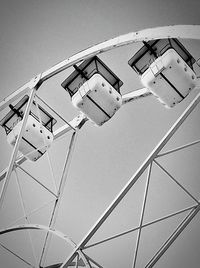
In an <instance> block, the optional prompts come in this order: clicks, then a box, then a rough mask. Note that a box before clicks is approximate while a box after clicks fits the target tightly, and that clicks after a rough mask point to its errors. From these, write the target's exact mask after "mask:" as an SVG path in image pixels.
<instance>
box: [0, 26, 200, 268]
mask: <svg viewBox="0 0 200 268" xmlns="http://www.w3.org/2000/svg"><path fill="white" fill-rule="evenodd" d="M166 37H179V38H190V39H200V26H198V25H196V26H192V25H179V26H169V27H159V28H154V29H147V30H143V31H140V32H136V33H130V34H127V35H123V36H119V37H117V38H114V39H111V40H108V41H105V42H103V43H100V44H98V45H96V46H93V47H91V48H88V49H86V50H84V51H82V52H80V53H77V54H76V55H74V56H72V57H70V58H69V59H67V60H64V61H63V62H61V63H59V64H57V65H55V66H54V67H52V68H50V69H49V70H47V71H46V72H44V73H42V74H40V75H39V76H37V77H36V78H34V79H33V80H31V81H30V82H29V83H27V84H26V85H24V86H23V87H21V88H20V89H18V90H17V91H16V92H15V93H13V94H11V95H10V96H9V97H7V98H6V99H4V101H3V102H1V103H0V110H3V109H4V108H5V107H7V105H8V104H10V103H12V102H13V101H14V100H16V99H17V98H19V97H20V96H22V95H23V94H25V92H27V90H28V89H27V88H28V87H31V88H32V85H33V84H34V83H35V84H37V87H36V88H35V89H38V87H39V85H40V84H41V83H42V82H44V81H45V80H47V79H49V78H50V77H52V76H53V75H56V74H57V73H59V72H61V71H63V70H65V69H67V68H68V67H70V66H72V65H73V64H76V63H78V62H80V61H81V60H83V59H87V58H88V57H91V56H94V55H97V54H99V53H102V52H105V51H107V50H111V49H113V48H116V47H119V46H124V45H128V44H131V43H134V42H139V41H143V40H144V41H147V40H150V39H159V38H166ZM32 94H33V93H32ZM150 95H152V94H151V93H150V92H149V91H148V90H147V89H146V88H145V89H140V90H138V91H134V92H131V93H129V94H126V95H125V96H123V97H122V103H123V104H125V103H128V102H130V101H133V100H136V99H140V98H142V97H144V96H150ZM31 96H32V97H33V96H34V94H33V95H31ZM29 101H30V102H31V98H30V100H29ZM199 102H200V94H198V96H197V97H196V98H195V99H194V101H193V102H192V103H191V104H190V105H189V107H188V108H187V109H186V110H185V112H184V113H183V114H182V116H181V117H180V118H179V119H178V120H177V122H176V123H175V124H174V125H173V127H172V128H171V129H170V130H169V132H168V133H167V134H166V135H165V137H164V138H163V139H162V141H161V142H160V143H159V144H158V146H157V147H156V148H155V150H154V151H153V152H152V153H151V154H150V156H149V157H148V158H147V159H146V161H145V162H144V163H143V165H142V166H141V167H140V168H139V169H138V171H137V172H136V173H135V174H134V175H133V176H132V177H131V179H130V180H129V182H128V183H127V184H126V185H125V187H124V188H123V189H122V190H121V191H120V193H119V194H118V195H117V197H116V198H115V199H114V201H113V202H112V203H111V204H110V206H109V207H108V208H107V209H106V210H105V212H104V213H103V214H102V216H101V217H100V218H99V220H98V221H97V222H96V224H95V225H94V226H93V227H92V229H91V230H90V231H89V232H88V234H86V236H85V237H84V238H83V239H82V240H81V242H80V243H79V244H78V245H77V246H75V243H73V242H72V241H71V242H70V240H69V241H68V242H69V243H71V245H72V247H75V248H74V250H73V252H72V254H71V255H70V256H69V257H68V258H67V259H66V260H65V262H64V263H63V264H62V266H61V267H62V268H66V267H67V266H68V265H70V263H71V262H72V261H73V259H74V258H75V257H76V255H77V253H79V252H80V251H81V252H82V250H84V249H85V248H87V243H88V242H89V241H90V239H91V237H92V236H93V235H94V234H95V232H96V231H97V230H98V229H99V228H100V227H101V225H102V224H103V222H104V221H105V220H106V219H107V218H108V217H109V215H110V214H111V213H112V211H113V210H114V209H115V207H116V206H117V205H118V204H119V203H120V201H121V200H122V199H123V198H124V197H125V195H126V194H127V193H128V191H129V190H130V189H131V187H132V186H133V185H134V183H135V182H136V181H137V180H138V179H139V178H140V176H141V175H142V174H143V172H144V171H145V170H146V168H147V167H148V166H149V165H151V163H152V161H154V160H155V158H157V157H158V156H159V152H160V151H161V149H162V148H163V146H164V145H165V144H166V143H167V142H168V141H169V139H170V138H171V137H172V136H173V134H174V133H175V132H176V130H177V129H178V128H179V127H180V125H181V124H182V123H183V122H184V120H185V119H186V118H187V117H188V116H189V114H190V113H191V112H192V110H193V109H194V108H195V107H196V105H197V104H198V103H199ZM28 105H29V104H28ZM27 116H28V110H27V113H26V117H25V118H24V124H22V129H21V132H20V134H19V136H18V139H19V140H20V138H21V137H22V135H23V130H24V129H23V128H25V123H26V122H25V119H27ZM72 121H73V123H72V124H71V125H72V126H75V128H77V129H79V128H80V127H81V126H82V125H83V124H84V123H85V122H86V121H87V118H86V117H85V116H84V115H83V116H79V117H76V118H75V119H74V120H72ZM71 129H72V128H71V126H70V125H68V124H66V125H65V126H64V127H61V128H60V129H59V130H57V131H56V132H54V137H56V138H59V137H61V136H62V135H64V134H65V133H67V132H68V131H70V130H71ZM20 136H21V137H20ZM19 140H18V141H17V142H16V145H15V149H14V153H13V154H12V158H11V161H10V164H9V167H8V169H7V170H6V171H4V172H3V173H1V177H0V180H1V179H3V178H4V177H6V180H5V183H7V179H8V178H9V177H10V175H11V172H12V170H13V165H14V162H15V160H16V153H17V151H18V148H17V147H18V146H19ZM69 151H70V150H69ZM69 158H71V154H70V153H69V154H68V157H67V159H66V166H65V170H64V171H63V176H62V177H63V178H64V177H66V176H65V175H66V174H67V170H68V165H69V162H70V159H69ZM20 161H21V162H23V161H24V158H22V159H20ZM21 162H20V163H21ZM63 189H64V184H62V185H60V189H59V192H58V196H61V195H62V192H63ZM2 195H5V192H4V193H3V194H2ZM59 200H60V199H57V202H60V201H59ZM195 201H197V200H195ZM0 202H1V200H0ZM197 202H198V201H197ZM0 204H1V203H0ZM58 207H59V205H57V204H56V203H55V206H54V209H53V212H52V215H51V224H50V227H42V226H40V225H21V226H17V227H12V228H7V229H4V230H0V235H1V234H5V233H8V232H12V231H19V230H25V229H42V230H46V231H48V233H56V235H58V236H59V234H60V232H57V231H55V230H53V229H52V228H53V226H54V224H55V221H56V215H57V212H58ZM144 207H145V206H143V208H144ZM190 209H191V208H186V209H184V210H182V211H187V210H190ZM199 210H200V207H199V204H198V205H194V206H193V210H191V213H190V214H189V215H188V217H187V218H186V219H185V220H184V221H183V222H182V223H181V224H180V226H178V228H177V229H176V230H175V232H174V233H173V234H172V236H171V237H170V238H169V239H168V240H167V241H166V243H165V244H164V245H163V247H162V248H161V249H160V250H159V252H158V254H156V256H155V258H154V257H153V260H152V262H151V263H149V264H148V265H149V266H147V267H153V265H154V264H155V263H156V262H157V260H158V259H159V258H160V257H161V256H162V254H164V252H165V251H166V250H167V248H168V247H169V246H170V245H171V244H172V243H173V241H174V240H175V239H176V238H177V237H178V235H179V234H180V233H181V232H182V231H183V230H184V228H185V227H186V226H187V225H188V224H189V223H190V221H191V220H192V219H193V217H194V216H195V215H196V214H197V213H198V212H199ZM182 211H181V212H182ZM143 212H144V209H143ZM143 212H142V214H141V222H140V226H139V227H137V228H134V230H139V232H141V229H142V228H144V227H145V226H148V223H147V224H145V225H142V215H143ZM181 212H176V213H174V215H177V214H178V213H181ZM170 216H171V215H168V216H166V217H163V218H162V219H157V220H155V221H154V222H158V221H160V220H164V219H165V218H168V217H170ZM154 222H151V223H149V225H150V224H153V223H154ZM132 231H133V229H132V230H129V231H128V232H132ZM119 235H121V234H118V236H119ZM60 237H62V238H63V234H60ZM116 237H117V236H116ZM64 238H65V239H66V236H65V235H64ZM107 240H108V239H107ZM138 241H139V239H138ZM138 243H139V242H138ZM43 249H44V251H46V249H48V239H47V240H46V242H45V245H44V247H43ZM44 255H45V254H43V253H42V257H41V261H42V259H43V256H44ZM84 255H85V257H86V262H87V261H88V260H89V263H88V265H89V267H90V262H92V259H91V258H90V257H89V256H87V255H86V254H84ZM40 263H41V262H40ZM93 263H94V264H95V262H93ZM96 266H98V265H97V264H96ZM98 267H101V266H100V265H99V266H98Z"/></svg>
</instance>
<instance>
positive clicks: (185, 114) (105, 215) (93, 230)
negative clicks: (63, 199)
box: [61, 93, 200, 268]
mask: <svg viewBox="0 0 200 268" xmlns="http://www.w3.org/2000/svg"><path fill="white" fill-rule="evenodd" d="M199 102H200V93H199V94H198V95H197V96H196V97H195V99H194V100H193V101H192V102H191V104H190V105H189V106H188V107H187V108H186V110H185V111H184V112H183V114H182V115H181V116H180V117H179V118H178V120H177V121H176V122H175V124H174V125H173V126H172V127H171V129H170V130H169V131H168V132H167V134H166V135H165V136H164V138H163V139H162V140H161V142H160V143H159V144H158V145H157V147H156V148H155V149H154V150H153V151H152V153H151V154H150V155H149V157H148V158H147V159H146V160H145V162H144V163H143V165H142V166H141V167H140V168H139V169H138V171H137V172H136V173H135V174H134V175H133V176H132V177H131V179H130V180H129V181H128V183H127V184H126V185H125V187H124V188H123V189H122V190H121V192H120V193H119V194H118V195H117V197H116V198H115V199H114V200H113V202H112V203H111V204H110V206H109V207H108V208H107V209H106V210H105V212H104V213H103V214H102V216H101V217H100V218H99V219H98V221H97V222H96V223H95V224H94V226H93V227H92V228H91V230H90V231H89V232H88V233H87V234H86V236H85V237H84V238H83V239H82V240H81V242H80V243H79V244H78V245H77V248H76V250H74V251H73V252H72V254H71V255H70V256H69V257H68V258H67V259H66V260H65V261H64V263H63V264H62V266H61V268H66V267H67V265H68V264H69V263H70V262H71V261H72V260H73V259H74V257H75V254H76V251H77V250H79V249H82V248H83V247H84V246H85V245H86V244H87V243H88V241H89V240H90V239H91V238H92V236H93V235H94V234H95V233H96V231H97V230H98V229H99V228H100V226H101V225H102V224H103V223H104V221H105V220H106V219H107V218H108V216H109V215H110V214H111V213H112V211H113V210H114V209H115V207H116V206H117V205H118V204H119V203H120V201H121V200H122V199H123V198H124V196H125V195H126V194H127V193H128V191H129V190H130V189H131V188H132V186H133V185H134V184H135V183H136V181H137V180H138V179H139V178H140V176H141V175H142V174H143V172H144V171H145V170H146V168H147V167H148V166H149V164H150V163H151V162H152V161H153V160H154V158H155V157H156V156H157V155H158V153H159V152H160V151H161V149H162V148H163V147H164V146H165V144H166V143H167V142H168V141H169V140H170V138H171V137H172V136H173V135H174V133H175V132H176V131H177V130H178V128H179V127H180V126H181V125H182V123H183V122H184V121H185V119H186V118H187V117H188V116H189V114H190V113H191V112H192V111H193V110H194V108H195V107H196V106H197V104H198V103H199Z"/></svg>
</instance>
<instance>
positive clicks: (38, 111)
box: [35, 100, 58, 192]
mask: <svg viewBox="0 0 200 268" xmlns="http://www.w3.org/2000/svg"><path fill="white" fill-rule="evenodd" d="M35 105H36V112H37V116H38V118H39V122H40V127H41V128H42V130H43V129H44V126H43V125H42V119H41V115H40V110H39V107H38V103H37V101H36V100H35ZM42 138H43V142H44V145H45V146H47V143H46V140H45V135H44V131H42ZM46 155H47V159H48V164H49V168H50V172H51V179H52V181H53V185H54V188H55V191H56V192H57V190H58V189H57V186H56V179H55V176H54V172H53V166H52V163H51V159H50V156H49V152H48V150H47V151H46Z"/></svg>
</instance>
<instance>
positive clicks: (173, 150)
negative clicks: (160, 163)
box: [156, 140, 200, 158]
mask: <svg viewBox="0 0 200 268" xmlns="http://www.w3.org/2000/svg"><path fill="white" fill-rule="evenodd" d="M198 143H200V140H197V141H193V142H191V143H188V144H185V145H182V146H180V147H177V148H174V149H172V150H169V151H167V152H164V153H160V154H158V155H157V157H156V158H159V157H162V156H165V155H168V154H171V153H175V152H177V151H180V150H183V149H186V148H188V147H190V146H193V145H196V144H198Z"/></svg>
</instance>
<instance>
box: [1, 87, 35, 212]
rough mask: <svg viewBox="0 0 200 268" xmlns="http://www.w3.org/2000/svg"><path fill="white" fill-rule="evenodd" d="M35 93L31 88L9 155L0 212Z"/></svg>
mask: <svg viewBox="0 0 200 268" xmlns="http://www.w3.org/2000/svg"><path fill="white" fill-rule="evenodd" d="M35 93H36V89H35V88H33V89H32V90H31V93H30V97H29V100H28V104H27V107H26V110H25V114H24V117H23V121H22V126H21V129H20V132H19V135H18V136H17V140H16V143H15V146H14V149H13V152H12V155H11V159H10V162H9V165H8V171H7V173H6V177H5V179H4V184H3V188H2V190H1V194H0V210H1V208H2V206H3V201H4V198H5V194H6V190H7V187H8V184H9V181H10V177H11V173H12V171H13V166H14V163H15V159H16V157H17V153H18V149H19V145H20V141H21V139H22V135H23V133H24V130H25V126H26V122H27V119H28V116H29V112H30V110H31V106H32V102H33V99H34V96H35Z"/></svg>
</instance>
